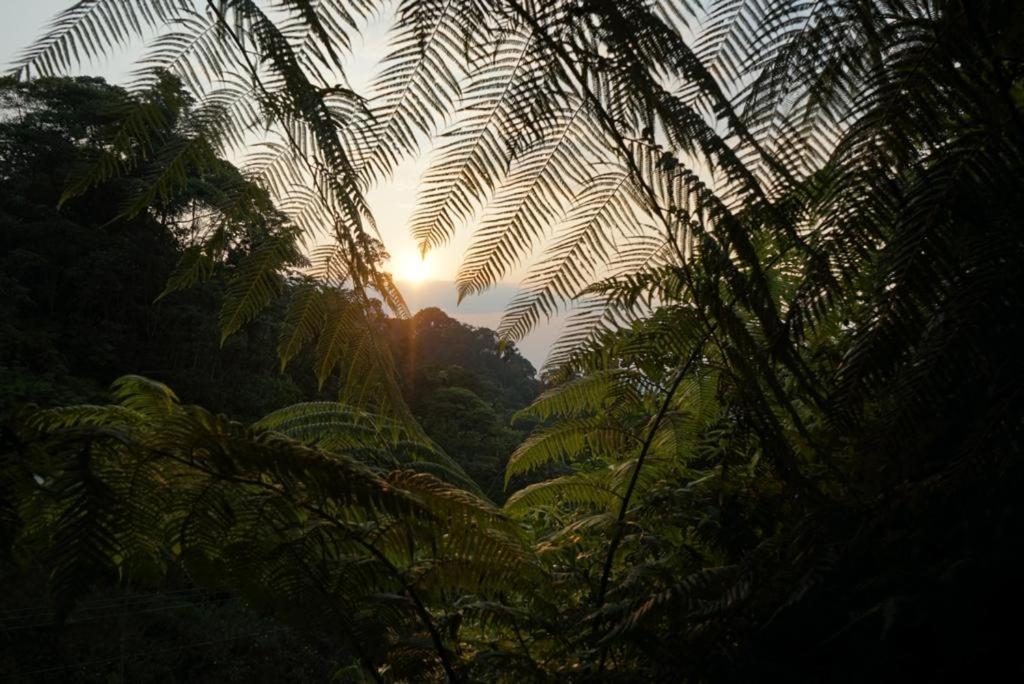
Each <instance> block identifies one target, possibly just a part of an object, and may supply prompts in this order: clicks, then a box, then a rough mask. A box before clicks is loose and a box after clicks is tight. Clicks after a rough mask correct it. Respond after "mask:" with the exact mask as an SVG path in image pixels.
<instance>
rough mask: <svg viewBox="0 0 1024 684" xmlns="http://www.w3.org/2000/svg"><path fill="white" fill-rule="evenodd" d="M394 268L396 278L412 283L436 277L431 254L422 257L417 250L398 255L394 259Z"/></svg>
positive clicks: (417, 283) (415, 283) (416, 283)
mask: <svg viewBox="0 0 1024 684" xmlns="http://www.w3.org/2000/svg"><path fill="white" fill-rule="evenodd" d="M392 268H393V269H394V272H395V279H396V280H398V281H400V282H403V283H408V284H411V285H419V284H420V283H423V282H426V281H428V280H433V279H434V278H435V274H434V267H433V263H432V260H431V258H430V255H429V254H428V255H427V256H426V258H421V257H420V255H419V254H418V253H417V252H406V253H404V254H401V255H398V256H396V257H395V258H394V259H393V260H392Z"/></svg>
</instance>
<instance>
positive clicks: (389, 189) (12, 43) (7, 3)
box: [0, 0, 561, 369]
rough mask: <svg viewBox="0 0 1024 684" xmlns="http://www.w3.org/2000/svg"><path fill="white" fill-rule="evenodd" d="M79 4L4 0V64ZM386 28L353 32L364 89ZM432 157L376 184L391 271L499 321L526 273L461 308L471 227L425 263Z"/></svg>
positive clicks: (129, 51)
mask: <svg viewBox="0 0 1024 684" xmlns="http://www.w3.org/2000/svg"><path fill="white" fill-rule="evenodd" d="M72 4H73V0H0V65H2V66H3V67H4V68H5V69H6V67H7V66H8V65H9V64H10V62H11V61H12V60H13V59H14V58H15V57H16V56H17V54H18V53H19V52H20V51H21V50H22V49H23V48H24V47H26V46H28V45H29V44H31V42H32V41H33V40H35V39H36V38H37V37H39V36H40V35H41V34H42V32H43V30H44V28H45V27H46V25H47V24H48V23H49V21H50V19H52V18H53V16H54V15H56V14H57V13H58V12H59V11H61V10H63V9H65V8H67V7H69V6H71V5H72ZM386 30H387V26H386V23H385V22H384V21H380V22H377V24H376V25H371V26H369V27H368V28H367V30H365V31H364V32H363V36H362V38H360V37H359V36H356V37H355V38H354V44H353V49H352V55H353V56H352V58H351V60H350V64H349V66H348V69H347V74H348V77H349V80H350V81H351V83H352V86H353V87H354V89H356V90H357V91H360V92H365V88H364V87H365V85H367V84H368V83H369V81H370V80H371V78H372V76H373V72H374V68H375V65H376V63H377V62H378V61H379V59H380V58H381V57H382V56H383V54H384V52H385V50H386V45H385V43H384V40H383V36H384V35H385V33H386ZM139 49H140V47H139V46H133V47H129V48H126V49H125V50H123V51H122V52H121V54H119V55H117V56H114V57H112V58H110V59H107V60H104V61H101V62H99V63H95V64H91V65H87V66H83V67H82V68H81V69H80V70H79V73H82V74H91V75H98V76H103V77H105V78H106V79H107V80H108V81H111V82H115V83H116V82H118V81H120V80H122V79H124V78H125V77H126V76H127V74H128V73H129V72H130V70H131V68H132V67H131V65H132V62H133V60H134V58H135V56H136V55H137V54H138V51H139ZM428 160H429V151H424V153H423V155H422V156H421V157H420V158H419V159H411V160H409V161H407V162H405V163H403V164H402V165H400V166H399V167H398V168H397V169H396V170H395V173H394V176H393V178H392V179H391V181H390V182H389V183H386V184H383V185H381V186H379V187H377V188H374V189H373V190H372V191H371V192H370V193H369V195H368V201H369V203H370V206H371V208H372V210H373V212H374V214H375V217H376V220H377V223H378V226H379V228H380V233H381V238H382V239H383V241H384V244H385V245H386V247H387V249H388V251H389V252H390V253H391V255H392V259H391V262H390V264H389V269H390V270H391V271H392V272H394V273H395V275H396V277H397V278H399V280H400V281H404V282H400V283H399V284H400V286H401V289H402V293H403V294H404V295H405V297H406V299H407V301H408V303H409V307H410V308H411V309H412V310H413V311H417V310H418V309H420V308H423V307H427V306H437V307H439V308H441V309H444V310H445V311H447V312H448V313H449V314H450V315H452V316H454V317H455V318H458V319H460V320H462V321H464V322H466V323H469V324H471V325H478V326H486V327H491V328H493V327H496V326H497V324H498V321H499V319H500V318H501V312H502V310H503V309H504V307H505V305H506V304H507V303H508V302H509V300H510V299H511V298H512V296H513V295H514V294H515V292H516V289H517V288H516V282H518V279H519V278H520V277H521V275H522V273H521V272H519V273H515V274H513V275H512V277H511V278H509V279H508V281H507V282H503V283H500V284H499V285H498V286H496V287H495V288H492V290H490V291H489V292H486V293H484V294H482V295H477V296H475V297H472V298H470V299H467V300H466V301H463V303H462V304H461V305H458V306H456V303H455V299H456V298H455V287H454V284H453V283H452V279H453V278H454V276H455V272H456V270H457V269H458V266H459V263H460V261H461V257H462V253H463V251H464V250H465V248H466V245H467V243H468V241H469V237H470V235H469V230H468V229H466V228H463V229H462V231H461V233H460V234H458V235H456V236H455V237H454V239H453V240H452V241H451V242H450V243H449V244H448V245H447V246H445V247H442V248H440V249H437V250H435V251H434V252H432V253H431V254H429V255H428V257H427V259H426V261H425V262H420V260H419V257H418V252H417V250H416V244H415V242H414V241H413V239H412V237H411V236H410V235H409V231H408V229H407V221H408V218H409V216H410V215H411V213H412V211H413V208H414V207H415V202H416V196H417V192H416V187H417V183H418V180H419V177H420V174H421V173H422V172H423V170H424V169H425V168H426V166H427V163H428ZM560 327H561V326H560V321H555V322H553V323H552V324H549V325H546V326H542V327H539V328H538V330H536V331H535V332H534V333H533V334H532V335H531V336H530V337H528V338H527V339H526V340H524V341H523V342H521V343H520V344H519V348H520V351H521V352H522V353H523V355H524V356H526V357H527V358H528V359H530V361H531V362H532V363H533V365H534V366H536V367H537V368H538V369H539V368H540V366H541V365H542V364H543V362H544V359H545V358H546V356H547V353H548V350H549V349H550V347H551V345H552V343H553V342H554V340H555V339H556V337H557V333H558V329H559V328H560Z"/></svg>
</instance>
